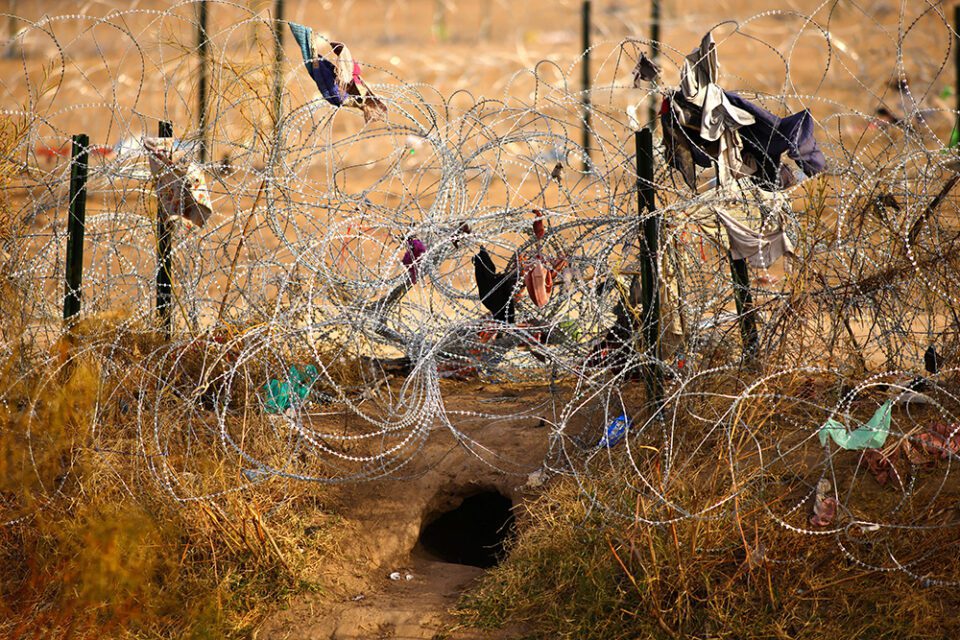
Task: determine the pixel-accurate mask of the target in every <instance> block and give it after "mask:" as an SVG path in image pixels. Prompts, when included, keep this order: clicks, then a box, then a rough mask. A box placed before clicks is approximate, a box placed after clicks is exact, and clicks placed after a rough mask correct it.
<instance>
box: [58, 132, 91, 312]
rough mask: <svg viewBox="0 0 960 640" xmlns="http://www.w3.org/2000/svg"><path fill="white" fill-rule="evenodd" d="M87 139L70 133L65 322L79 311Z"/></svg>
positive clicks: (85, 136)
mask: <svg viewBox="0 0 960 640" xmlns="http://www.w3.org/2000/svg"><path fill="white" fill-rule="evenodd" d="M89 152H90V138H89V137H87V135H86V134H85V133H81V134H79V135H75V136H73V148H72V150H71V153H70V203H69V214H68V219H67V231H68V234H69V235H68V237H67V264H66V271H67V274H66V275H67V282H66V290H65V292H64V295H63V319H64V320H65V321H67V322H69V321H70V320H71V319H72V318H73V317H74V316H76V315H77V314H79V313H80V298H81V291H80V287H81V285H82V282H83V232H84V227H85V225H86V220H87V161H88V156H89Z"/></svg>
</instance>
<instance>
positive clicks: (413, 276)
mask: <svg viewBox="0 0 960 640" xmlns="http://www.w3.org/2000/svg"><path fill="white" fill-rule="evenodd" d="M426 252H427V246H426V245H425V244H423V241H421V240H419V239H418V238H410V239H409V240H407V250H406V251H405V252H404V254H403V259H402V261H403V264H404V266H406V267H407V273H408V274H410V283H411V284H417V278H418V272H417V264H418V263H419V262H420V256H422V255H423V254H425V253H426Z"/></svg>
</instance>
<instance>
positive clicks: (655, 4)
mask: <svg viewBox="0 0 960 640" xmlns="http://www.w3.org/2000/svg"><path fill="white" fill-rule="evenodd" d="M659 57H660V0H650V60H652V61H653V62H656V61H657V58H659ZM657 107H658V105H657V94H653V95H652V96H651V97H650V122H651V125H650V126H653V124H652V123H653V122H655V120H656V117H657Z"/></svg>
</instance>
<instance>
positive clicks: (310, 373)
mask: <svg viewBox="0 0 960 640" xmlns="http://www.w3.org/2000/svg"><path fill="white" fill-rule="evenodd" d="M317 377H318V374H317V368H316V367H315V366H313V365H312V364H308V365H307V366H305V367H304V368H303V371H300V370H299V369H298V368H297V366H296V365H294V366H292V367H290V375H289V377H288V379H287V382H280V380H277V379H276V378H273V379H271V380H270V381H269V382H267V384H265V385H264V386H263V391H264V401H263V410H264V411H266V412H267V413H283V412H284V411H286V410H287V409H289V408H290V406H291V405H292V404H293V403H294V402H297V403H300V402H304V401H306V399H307V396H309V395H310V388H311V386H312V385H313V383H314V381H316V379H317Z"/></svg>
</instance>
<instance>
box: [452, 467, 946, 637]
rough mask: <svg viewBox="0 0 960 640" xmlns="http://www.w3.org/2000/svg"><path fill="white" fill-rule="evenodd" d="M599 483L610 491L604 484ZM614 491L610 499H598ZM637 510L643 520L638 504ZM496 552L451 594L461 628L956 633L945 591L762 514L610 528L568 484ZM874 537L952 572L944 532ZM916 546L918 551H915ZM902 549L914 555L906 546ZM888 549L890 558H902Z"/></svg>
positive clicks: (623, 633)
mask: <svg viewBox="0 0 960 640" xmlns="http://www.w3.org/2000/svg"><path fill="white" fill-rule="evenodd" d="M607 490H613V491H616V490H617V489H616V487H615V484H614V483H613V482H612V481H611V483H610V486H607ZM598 497H601V498H607V499H613V498H614V496H598ZM636 509H637V510H638V512H639V513H640V514H641V515H643V512H645V511H646V512H647V515H648V516H651V515H652V512H654V511H655V510H656V509H655V508H654V506H653V505H651V504H650V503H649V502H648V501H645V500H640V501H638V502H637V505H636ZM526 520H527V522H528V524H527V526H526V527H525V528H524V529H523V531H522V533H521V534H520V536H519V539H518V540H517V541H516V543H515V545H514V547H513V549H512V551H511V553H510V556H509V557H508V559H507V560H506V561H505V562H504V563H503V564H502V565H501V566H499V567H498V568H496V569H495V570H493V571H492V572H490V573H489V574H488V575H486V576H485V577H484V579H483V580H482V582H481V584H480V585H479V586H478V587H477V588H476V589H475V590H474V591H473V592H472V593H470V594H469V595H467V596H465V597H464V598H463V600H462V601H461V608H460V610H459V612H458V615H459V617H460V618H461V620H462V622H463V623H464V624H467V625H470V626H478V627H481V628H495V627H499V626H501V625H503V624H505V623H511V624H520V625H523V626H524V627H526V628H528V629H533V630H536V631H535V632H534V633H531V635H530V637H531V638H571V639H572V638H577V639H588V638H597V639H600V638H602V639H604V640H608V639H613V638H647V637H650V638H691V637H695V638H811V639H812V638H851V639H853V638H907V637H911V638H943V637H955V635H956V634H957V633H958V632H960V627H958V624H957V622H956V620H955V618H954V616H952V614H951V613H950V612H951V611H952V610H953V609H954V608H955V607H956V606H957V604H958V598H957V594H956V591H955V589H954V588H953V587H924V586H922V585H921V584H919V583H918V581H917V580H915V579H913V578H910V577H908V576H906V575H904V574H902V573H897V572H892V573H881V572H870V571H866V570H864V569H862V568H861V567H858V566H856V565H855V564H853V563H851V562H849V561H847V559H846V558H845V557H844V555H843V554H841V553H840V552H839V551H838V548H837V545H836V544H835V542H834V540H833V538H832V537H827V538H825V537H820V536H809V535H807V536H804V535H800V534H797V533H793V532H790V531H788V530H786V529H784V528H782V527H779V526H777V525H776V524H774V523H773V522H771V520H770V519H769V518H768V517H766V514H763V513H757V511H756V510H754V511H753V512H747V513H741V514H740V515H739V516H738V515H736V514H735V513H731V514H727V515H724V516H720V517H717V518H715V519H710V520H683V521H680V522H677V523H675V524H670V525H660V526H650V525H644V524H642V523H631V522H629V521H627V522H624V523H623V524H622V525H620V526H616V525H612V524H611V522H610V520H609V519H608V518H601V517H599V514H598V512H597V511H588V510H587V509H586V508H585V506H584V502H583V500H582V496H580V495H579V494H578V492H577V490H576V488H575V486H574V483H572V482H566V481H565V482H560V483H557V484H556V485H554V486H553V487H552V488H551V489H550V490H549V492H548V493H547V494H546V495H545V496H543V497H542V498H541V499H540V500H539V501H537V502H535V503H533V504H532V505H530V506H529V507H528V508H527V510H526ZM908 538H909V539H901V540H893V539H885V540H883V541H878V543H877V546H878V548H880V547H882V548H884V549H889V550H894V549H895V550H896V551H897V552H902V553H903V554H904V555H906V556H907V557H910V556H917V555H919V552H918V551H917V550H918V549H923V548H924V545H928V547H927V548H932V547H933V546H934V545H935V547H936V548H938V549H942V550H943V551H942V552H940V553H937V554H936V556H937V567H936V568H937V570H938V571H940V572H943V573H946V574H951V572H953V571H955V570H956V569H957V568H958V562H957V559H956V554H953V553H952V552H946V550H947V549H952V548H954V547H955V545H956V544H957V543H958V542H960V535H958V533H957V531H956V528H955V527H954V528H952V529H947V530H944V531H941V532H940V533H939V535H938V536H937V537H933V536H926V537H924V536H908ZM914 545H919V546H914ZM911 546H914V547H913V551H912V552H911ZM900 557H903V555H901V556H900Z"/></svg>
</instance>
